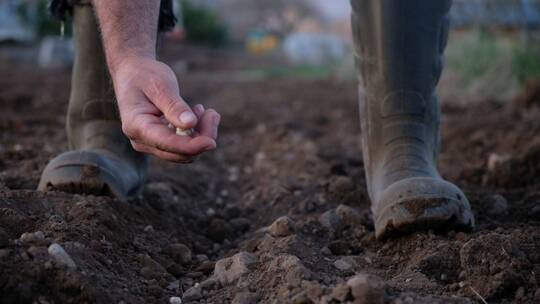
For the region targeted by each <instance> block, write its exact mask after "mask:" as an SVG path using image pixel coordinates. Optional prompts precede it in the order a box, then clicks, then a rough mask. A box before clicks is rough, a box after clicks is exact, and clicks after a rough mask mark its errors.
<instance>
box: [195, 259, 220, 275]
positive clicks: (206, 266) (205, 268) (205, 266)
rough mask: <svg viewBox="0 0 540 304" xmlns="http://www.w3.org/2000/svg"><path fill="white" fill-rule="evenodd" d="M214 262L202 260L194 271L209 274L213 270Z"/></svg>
mask: <svg viewBox="0 0 540 304" xmlns="http://www.w3.org/2000/svg"><path fill="white" fill-rule="evenodd" d="M215 265H216V263H214V262H213V261H205V262H202V263H201V264H200V265H199V266H197V268H195V270H196V271H200V272H202V273H204V274H209V273H211V272H212V271H213V270H214V267H215Z"/></svg>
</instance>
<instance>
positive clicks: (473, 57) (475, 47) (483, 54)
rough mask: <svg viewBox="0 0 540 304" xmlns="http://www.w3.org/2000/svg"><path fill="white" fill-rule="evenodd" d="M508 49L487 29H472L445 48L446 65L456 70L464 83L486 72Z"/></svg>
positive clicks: (499, 60) (500, 59)
mask: <svg viewBox="0 0 540 304" xmlns="http://www.w3.org/2000/svg"><path fill="white" fill-rule="evenodd" d="M508 51H509V50H508V49H507V48H506V47H504V46H503V45H501V42H499V41H498V40H497V39H496V38H495V37H494V35H493V34H491V33H489V32H487V31H481V30H478V31H473V32H471V33H468V34H466V35H465V36H464V37H462V38H461V39H458V40H455V41H452V43H451V44H450V45H449V48H448V50H447V61H448V67H449V68H451V69H454V70H455V71H457V72H458V73H459V74H460V76H461V79H462V81H463V82H464V83H465V84H469V83H471V82H472V81H473V80H475V79H478V78H480V77H482V76H483V75H485V74H486V73H488V72H489V71H490V69H492V67H493V66H494V65H495V64H497V63H498V62H501V61H502V58H503V57H504V56H506V55H508Z"/></svg>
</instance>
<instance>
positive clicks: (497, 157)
mask: <svg viewBox="0 0 540 304" xmlns="http://www.w3.org/2000/svg"><path fill="white" fill-rule="evenodd" d="M509 159H510V156H509V155H501V154H497V153H491V154H490V155H489V156H488V161H487V168H488V170H489V171H491V172H493V171H495V170H497V168H499V167H500V166H501V165H502V164H504V163H505V162H507V161H508V160H509Z"/></svg>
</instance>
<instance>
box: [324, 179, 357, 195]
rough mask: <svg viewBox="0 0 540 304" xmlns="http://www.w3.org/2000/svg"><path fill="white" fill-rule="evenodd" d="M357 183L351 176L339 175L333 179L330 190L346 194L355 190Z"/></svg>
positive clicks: (338, 193)
mask: <svg viewBox="0 0 540 304" xmlns="http://www.w3.org/2000/svg"><path fill="white" fill-rule="evenodd" d="M354 188H355V185H354V183H353V181H352V179H351V178H350V177H347V176H342V175H338V176H335V177H334V178H332V179H331V181H330V184H329V185H328V192H330V193H333V194H337V195H344V194H347V193H350V192H352V191H354Z"/></svg>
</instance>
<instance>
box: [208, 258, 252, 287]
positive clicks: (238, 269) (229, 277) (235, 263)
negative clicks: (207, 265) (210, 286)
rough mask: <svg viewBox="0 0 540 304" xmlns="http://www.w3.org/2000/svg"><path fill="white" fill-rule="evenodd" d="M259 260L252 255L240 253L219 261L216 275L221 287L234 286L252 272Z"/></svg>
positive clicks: (215, 268) (215, 271)
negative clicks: (242, 277) (233, 284)
mask: <svg viewBox="0 0 540 304" xmlns="http://www.w3.org/2000/svg"><path fill="white" fill-rule="evenodd" d="M257 260H258V258H257V256H256V255H254V254H252V253H249V252H245V251H242V252H239V253H237V254H235V255H233V256H232V257H229V258H225V259H222V260H219V261H217V262H216V266H215V267H214V275H215V276H216V278H217V279H218V281H219V282H220V283H221V285H223V286H225V285H228V284H232V283H234V282H235V281H236V280H238V279H239V278H240V277H241V276H242V275H244V274H246V273H248V272H250V271H251V269H252V268H253V266H254V264H255V263H257Z"/></svg>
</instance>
